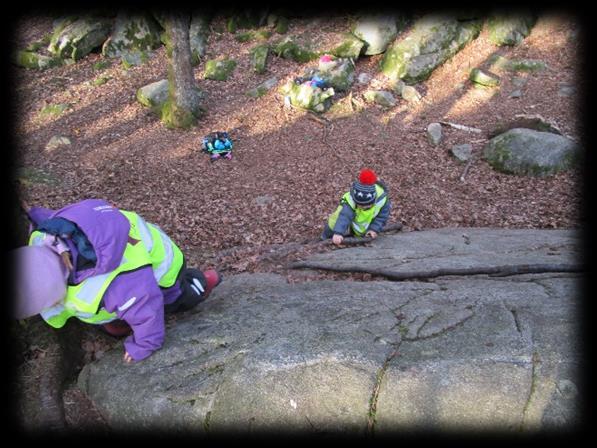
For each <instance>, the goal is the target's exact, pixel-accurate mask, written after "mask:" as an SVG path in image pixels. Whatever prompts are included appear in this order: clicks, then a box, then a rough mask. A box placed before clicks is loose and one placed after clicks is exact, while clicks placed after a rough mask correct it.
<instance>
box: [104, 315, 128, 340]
mask: <svg viewBox="0 0 597 448" xmlns="http://www.w3.org/2000/svg"><path fill="white" fill-rule="evenodd" d="M101 328H102V329H103V330H104V331H105V332H106V333H108V334H109V335H111V336H115V337H117V338H119V337H122V336H128V335H129V334H131V333H132V332H133V330H132V329H131V327H130V326H129V324H128V323H126V321H124V320H120V319H116V320H113V321H112V322H108V323H107V324H103V325H102V326H101Z"/></svg>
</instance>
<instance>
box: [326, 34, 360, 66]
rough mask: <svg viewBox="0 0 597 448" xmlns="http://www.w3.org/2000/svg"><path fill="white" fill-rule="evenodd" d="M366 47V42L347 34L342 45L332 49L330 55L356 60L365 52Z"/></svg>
mask: <svg viewBox="0 0 597 448" xmlns="http://www.w3.org/2000/svg"><path fill="white" fill-rule="evenodd" d="M364 47H365V42H363V41H362V40H361V39H359V38H358V37H355V36H354V35H353V34H350V33H345V34H344V40H343V41H342V43H340V44H339V45H338V46H336V47H335V48H334V49H332V50H331V51H330V52H329V53H330V54H333V55H334V56H336V57H339V58H352V59H355V60H356V59H358V58H359V56H360V55H361V53H362V52H363V48H364Z"/></svg>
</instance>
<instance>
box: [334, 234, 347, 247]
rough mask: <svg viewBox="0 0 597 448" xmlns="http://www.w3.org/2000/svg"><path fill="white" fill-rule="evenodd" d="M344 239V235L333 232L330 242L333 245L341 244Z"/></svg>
mask: <svg viewBox="0 0 597 448" xmlns="http://www.w3.org/2000/svg"><path fill="white" fill-rule="evenodd" d="M343 240H344V237H343V236H342V235H340V234H338V233H336V234H334V236H333V237H332V242H333V243H334V244H335V245H339V244H342V241H343Z"/></svg>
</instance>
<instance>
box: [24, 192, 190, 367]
mask: <svg viewBox="0 0 597 448" xmlns="http://www.w3.org/2000/svg"><path fill="white" fill-rule="evenodd" d="M28 214H29V217H30V218H31V221H32V222H33V223H34V224H35V225H38V224H39V223H41V222H42V221H43V220H45V219H48V218H55V217H60V218H64V219H68V220H69V221H72V222H74V223H75V224H77V226H78V227H79V228H80V229H81V230H82V231H83V233H84V234H85V235H86V236H87V238H88V240H89V242H90V243H91V245H92V246H93V248H94V250H95V254H96V256H97V262H96V264H95V266H94V267H93V268H89V269H84V270H82V271H79V272H75V273H74V274H73V276H72V281H73V283H75V284H78V283H80V282H81V281H83V280H85V279H86V278H88V277H91V276H94V275H99V274H104V273H106V272H110V271H111V270H113V269H115V268H116V267H118V266H119V264H120V261H121V259H122V254H123V253H124V250H125V248H126V244H127V241H128V232H129V228H130V224H129V221H128V219H126V217H125V216H124V215H123V214H122V213H119V212H118V209H117V208H116V207H114V206H112V205H111V204H109V203H108V202H106V201H104V200H101V199H86V200H83V201H80V202H77V203H74V204H71V205H68V206H66V207H64V208H61V209H60V210H57V211H54V210H50V209H47V208H44V207H33V208H31V209H30V210H29V212H28ZM65 242H66V244H67V245H68V247H69V250H70V252H71V256H72V260H73V266H76V260H77V255H78V253H77V247H76V245H75V244H73V242H72V241H70V240H68V239H67V240H66V241H65ZM55 250H58V249H55ZM180 294H181V288H180V284H179V282H178V281H177V282H176V283H175V284H174V285H173V286H172V287H170V288H167V289H161V288H160V286H159V285H158V283H157V281H156V279H155V277H154V276H153V270H152V268H151V266H147V267H143V268H141V269H137V270H135V271H132V272H124V273H121V274H119V275H118V276H116V278H115V279H114V280H113V281H112V283H110V286H109V287H108V289H106V292H105V293H104V296H103V298H102V303H101V305H100V307H101V306H103V307H104V308H105V309H106V310H107V311H109V312H115V313H116V315H117V316H118V317H119V318H120V319H123V320H125V321H126V322H127V323H128V324H129V325H130V327H131V328H132V330H133V334H132V335H130V336H129V337H127V338H126V340H125V341H124V347H125V350H126V351H127V352H128V353H129V355H131V357H132V358H133V359H134V360H135V361H140V360H142V359H144V358H146V357H148V356H149V355H151V354H152V353H153V352H154V351H155V350H157V349H159V348H160V347H161V346H162V344H163V342H164V336H165V324H164V305H166V304H169V303H172V302H174V301H175V300H176V299H177V298H178V296H179V295H180Z"/></svg>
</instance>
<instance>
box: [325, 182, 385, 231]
mask: <svg viewBox="0 0 597 448" xmlns="http://www.w3.org/2000/svg"><path fill="white" fill-rule="evenodd" d="M375 192H376V194H377V200H376V202H375V204H374V205H373V207H371V208H368V209H362V208H359V207H357V206H356V203H355V202H354V199H353V198H352V196H351V195H350V192H347V193H344V196H342V201H341V203H340V205H339V206H338V208H337V209H336V211H334V213H333V214H332V215H330V217H329V219H328V226H329V227H330V229H333V228H334V226H335V225H336V221H337V220H338V216H339V215H340V211H341V210H342V206H343V203H344V202H346V203H347V204H348V205H349V206H350V208H351V209H353V210H354V212H355V216H354V218H353V220H352V222H351V227H352V230H353V232H354V234H355V235H357V236H363V235H364V234H365V233H366V232H367V229H368V228H369V225H370V224H371V223H372V222H373V220H374V219H375V217H376V216H377V215H378V214H379V212H380V211H381V209H382V208H383V206H384V205H385V204H386V201H387V199H388V196H387V194H385V191H384V189H383V188H382V187H381V186H379V185H377V184H375Z"/></svg>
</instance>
